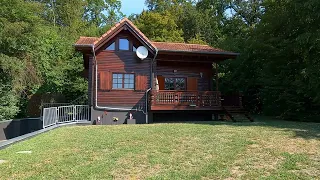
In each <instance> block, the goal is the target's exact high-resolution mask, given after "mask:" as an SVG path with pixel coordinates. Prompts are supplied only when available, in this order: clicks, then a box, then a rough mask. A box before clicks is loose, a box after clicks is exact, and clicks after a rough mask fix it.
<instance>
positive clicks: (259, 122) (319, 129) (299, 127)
mask: <svg viewBox="0 0 320 180" xmlns="http://www.w3.org/2000/svg"><path fill="white" fill-rule="evenodd" d="M254 120H255V122H250V121H242V122H241V121H240V122H231V121H158V122H157V123H186V124H204V125H228V126H237V127H271V128H278V129H279V130H281V131H289V132H293V133H294V134H295V135H294V137H297V138H304V139H318V140H320V123H311V122H296V121H285V120H279V119H276V118H273V117H266V116H255V117H254Z"/></svg>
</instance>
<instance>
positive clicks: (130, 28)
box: [74, 18, 244, 124]
mask: <svg viewBox="0 0 320 180" xmlns="http://www.w3.org/2000/svg"><path fill="white" fill-rule="evenodd" d="M74 46H75V48H76V50H78V51H80V52H82V54H83V59H84V67H85V73H86V77H87V78H88V82H89V85H88V92H89V94H88V95H89V99H90V100H89V101H90V102H89V105H90V106H91V119H92V120H93V121H95V122H96V123H101V124H123V123H126V122H128V123H129V121H131V120H132V119H135V120H132V121H136V122H137V123H152V122H154V121H158V120H181V119H182V120H194V121H196V120H207V119H211V118H212V117H215V118H216V119H217V118H218V114H223V113H225V114H227V115H229V116H230V117H231V118H233V116H232V112H244V111H243V108H242V103H241V97H239V96H235V97H224V98H222V95H221V92H220V91H219V88H218V83H217V82H218V81H217V80H215V78H217V76H216V74H217V73H218V64H217V63H219V62H221V61H224V60H227V59H235V58H236V57H237V56H238V53H233V52H229V51H224V50H222V49H218V48H213V47H210V46H208V45H199V44H185V43H169V42H153V41H150V40H149V39H148V38H147V37H146V36H145V35H144V34H143V33H142V32H141V31H140V30H139V29H138V28H137V27H136V26H135V25H134V24H133V23H132V22H131V21H130V20H128V19H127V18H125V19H123V20H122V21H120V22H119V23H117V24H116V25H115V26H114V27H112V28H111V29H110V30H109V31H108V32H106V33H105V34H103V35H102V36H101V37H80V39H79V40H78V41H77V42H76V43H75V45H74ZM141 46H143V47H145V48H146V49H147V50H148V56H147V57H146V58H145V59H143V60H141V59H140V58H138V57H137V55H136V51H137V48H138V47H141ZM130 114H131V115H132V116H131V115H130ZM213 115H215V116H213ZM130 117H131V119H130Z"/></svg>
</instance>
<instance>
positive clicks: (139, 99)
mask: <svg viewBox="0 0 320 180" xmlns="http://www.w3.org/2000/svg"><path fill="white" fill-rule="evenodd" d="M96 59H97V64H98V93H97V95H98V105H99V106H111V107H138V108H141V107H144V105H145V91H146V90H147V89H148V88H149V87H150V64H151V60H150V59H145V60H143V61H141V60H140V59H137V58H136V55H135V53H134V52H130V51H100V52H99V53H98V54H97V56H96ZM106 72H108V73H110V74H109V75H110V76H111V77H110V78H107V79H108V81H109V80H112V73H134V74H135V76H136V80H135V83H138V85H137V84H136V85H135V90H114V89H112V83H111V84H110V86H111V87H110V88H108V86H106V87H107V88H106V87H100V85H101V83H100V82H101V80H102V79H101V77H103V78H104V76H105V75H104V73H106ZM101 74H103V75H102V76H101ZM137 77H139V78H138V82H137ZM93 85H94V83H93ZM102 85H103V86H104V85H105V84H104V83H102ZM94 98H95V97H93V99H94Z"/></svg>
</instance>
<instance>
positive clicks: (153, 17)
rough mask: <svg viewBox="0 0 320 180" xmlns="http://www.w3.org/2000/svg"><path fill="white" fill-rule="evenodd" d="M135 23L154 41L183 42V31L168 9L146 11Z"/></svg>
mask: <svg viewBox="0 0 320 180" xmlns="http://www.w3.org/2000/svg"><path fill="white" fill-rule="evenodd" d="M134 23H135V25H136V26H137V27H138V28H139V29H140V30H141V31H142V32H143V33H144V34H145V35H146V36H147V37H148V38H150V39H151V40H153V41H167V42H183V38H182V33H183V32H182V30H181V29H179V28H178V25H177V24H176V22H175V20H174V19H173V18H172V15H171V14H170V12H168V11H165V12H163V13H158V12H148V11H144V12H142V13H141V14H140V15H139V16H138V17H137V19H136V20H135V21H134Z"/></svg>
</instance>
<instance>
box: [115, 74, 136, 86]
mask: <svg viewBox="0 0 320 180" xmlns="http://www.w3.org/2000/svg"><path fill="white" fill-rule="evenodd" d="M112 89H134V74H123V73H114V74H113V75H112Z"/></svg>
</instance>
